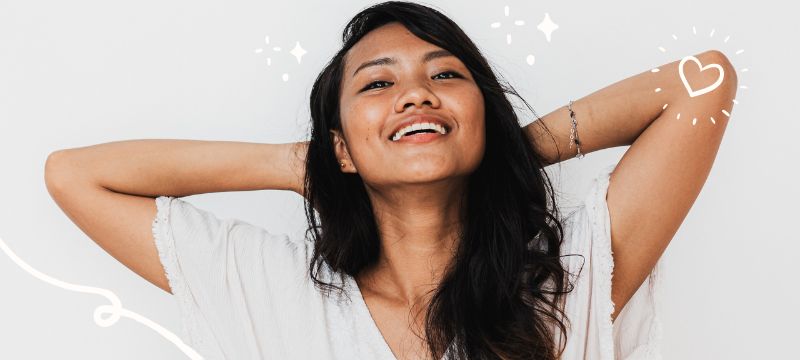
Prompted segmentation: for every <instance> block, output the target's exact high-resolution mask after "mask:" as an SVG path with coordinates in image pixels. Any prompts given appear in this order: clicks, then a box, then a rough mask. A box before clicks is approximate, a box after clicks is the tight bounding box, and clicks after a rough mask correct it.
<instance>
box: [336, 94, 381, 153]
mask: <svg viewBox="0 0 800 360" xmlns="http://www.w3.org/2000/svg"><path fill="white" fill-rule="evenodd" d="M385 112H386V110H385V106H384V107H380V106H378V105H377V104H374V103H371V102H369V101H354V102H351V103H349V104H347V105H346V106H343V107H342V109H341V112H340V115H341V118H342V124H343V125H344V124H346V129H347V135H348V136H349V140H350V141H349V143H350V144H351V147H352V145H355V143H363V142H372V141H373V140H376V137H378V136H380V125H381V124H382V122H383V119H384V117H385V116H386V114H385Z"/></svg>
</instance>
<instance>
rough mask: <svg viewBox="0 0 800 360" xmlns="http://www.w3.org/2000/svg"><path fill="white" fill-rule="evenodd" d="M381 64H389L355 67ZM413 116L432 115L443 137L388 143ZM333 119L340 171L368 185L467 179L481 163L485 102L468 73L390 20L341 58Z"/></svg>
mask: <svg viewBox="0 0 800 360" xmlns="http://www.w3.org/2000/svg"><path fill="white" fill-rule="evenodd" d="M437 51H438V52H437ZM430 54H433V55H434V56H431V55H430ZM426 55H428V57H427V59H426ZM380 58H390V59H394V60H392V61H382V62H379V64H377V65H371V66H365V67H362V64H364V63H366V62H370V61H373V60H376V59H380ZM354 73H355V75H354ZM418 114H426V115H434V116H438V117H439V118H440V119H442V120H443V121H444V123H445V124H446V125H445V126H446V127H447V128H448V133H447V134H446V135H443V136H437V137H435V139H434V140H433V141H429V142H424V143H420V142H412V141H392V140H391V138H392V136H393V135H394V130H395V129H396V128H397V127H398V126H400V125H401V123H402V122H404V121H407V120H409V119H413V115H418ZM340 116H341V119H342V122H341V123H342V130H343V132H344V136H343V137H342V136H341V135H342V134H340V133H339V132H338V131H336V130H333V131H332V134H333V136H334V141H335V149H336V156H337V158H338V159H339V162H342V161H344V162H345V164H346V167H345V168H342V171H345V172H358V173H359V174H360V176H361V177H362V179H363V180H364V181H365V182H366V183H368V184H370V185H371V186H373V187H374V186H379V185H400V184H411V183H422V182H430V181H434V180H441V179H446V178H451V177H462V176H463V177H466V176H467V175H469V174H470V173H472V172H473V171H474V170H475V169H476V168H477V167H478V165H479V164H480V162H481V160H482V158H483V152H484V144H485V137H484V133H485V131H484V100H483V95H482V94H481V92H480V89H479V88H478V86H477V84H476V83H475V80H474V79H473V78H472V74H471V73H470V72H469V70H468V69H467V67H466V66H465V65H464V63H462V62H461V60H459V59H458V58H457V57H455V56H453V55H450V54H449V53H448V52H446V51H443V49H442V48H440V47H438V46H435V45H433V44H431V43H428V42H425V41H424V40H422V39H420V38H418V37H416V36H415V35H414V34H412V33H411V32H410V31H408V30H407V29H406V28H405V27H404V26H403V25H401V24H400V23H397V22H394V23H389V24H387V25H384V26H382V27H380V28H377V29H375V30H373V31H371V32H370V33H368V34H367V35H366V36H364V37H363V38H362V39H361V40H360V41H359V42H358V43H356V45H355V46H353V47H352V48H351V49H350V50H349V51H348V53H347V54H346V56H345V67H344V73H343V75H342V84H341V98H340ZM406 140H407V139H406Z"/></svg>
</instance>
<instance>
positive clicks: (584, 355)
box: [562, 164, 662, 360]
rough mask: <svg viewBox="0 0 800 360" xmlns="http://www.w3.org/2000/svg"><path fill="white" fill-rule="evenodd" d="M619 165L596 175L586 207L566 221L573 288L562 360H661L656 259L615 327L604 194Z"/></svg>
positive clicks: (567, 259) (566, 249) (564, 246)
mask: <svg viewBox="0 0 800 360" xmlns="http://www.w3.org/2000/svg"><path fill="white" fill-rule="evenodd" d="M615 168H616V164H613V165H610V166H607V167H605V168H603V169H602V170H601V171H600V173H599V174H598V175H597V176H596V177H595V179H594V181H593V184H592V187H591V190H590V191H589V194H588V195H587V196H586V198H585V200H584V202H583V204H582V205H580V206H579V207H578V209H577V210H574V211H573V212H571V213H570V214H569V215H568V216H567V217H566V219H565V221H564V225H565V226H564V227H565V228H566V231H565V238H564V240H565V241H564V243H563V244H562V255H567V256H564V257H563V258H562V259H563V263H564V264H565V265H566V268H567V270H568V271H569V272H570V274H571V281H572V283H573V284H574V288H573V289H572V291H571V292H569V293H568V294H567V296H566V304H565V313H566V316H567V317H568V318H569V321H570V327H569V329H570V330H569V331H568V338H567V347H566V348H565V353H564V354H563V355H564V356H563V359H600V360H613V359H622V360H641V359H661V358H662V355H661V349H660V342H661V324H660V321H659V318H658V316H657V315H658V314H657V309H658V304H657V302H656V301H657V300H658V299H659V295H658V290H659V288H660V281H659V280H658V275H657V270H658V268H659V267H660V266H659V265H660V264H661V260H659V261H658V263H657V264H656V266H655V268H654V269H653V271H652V272H651V274H650V276H649V277H648V278H646V279H645V281H644V283H643V284H642V285H641V287H639V289H638V290H637V291H636V292H635V293H634V295H633V297H632V298H631V299H630V300H629V301H628V303H626V305H625V306H624V308H623V309H622V310H621V311H620V313H619V314H618V315H617V318H616V319H615V320H614V322H613V323H612V321H611V313H612V312H613V310H614V307H615V305H614V303H613V301H612V300H611V278H612V276H613V270H614V258H613V253H612V251H611V222H610V216H609V212H608V204H607V202H606V194H607V191H608V185H609V182H610V176H611V173H612V172H613V171H614V169H615Z"/></svg>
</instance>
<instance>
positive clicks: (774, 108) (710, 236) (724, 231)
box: [0, 0, 800, 359]
mask: <svg viewBox="0 0 800 360" xmlns="http://www.w3.org/2000/svg"><path fill="white" fill-rule="evenodd" d="M368 4H370V3H369V2H363V1H350V2H343V1H336V2H333V1H314V2H311V1H290V2H280V3H279V2H269V1H247V2H244V1H242V2H230V1H226V2H223V1H216V2H211V1H191V2H190V1H169V2H166V1H149V0H144V1H136V2H109V1H19V0H14V1H12V0H2V1H0V166H1V167H0V185H2V186H0V238H2V239H3V240H4V241H5V242H6V244H7V245H8V246H9V247H10V248H11V249H12V250H13V251H14V252H15V253H16V254H17V255H19V256H20V257H21V258H22V259H23V260H24V261H26V262H28V264H30V265H31V266H33V267H34V268H36V269H38V270H40V271H42V272H44V273H46V274H48V275H51V276H54V277H56V278H59V279H61V280H64V281H68V282H71V283H77V284H83V285H90V286H96V287H102V288H106V289H109V290H111V291H113V292H114V293H116V294H117V295H118V296H119V297H120V298H121V299H122V301H123V306H125V307H126V308H128V309H131V310H133V311H136V312H138V313H140V314H142V315H144V316H146V317H148V318H150V319H152V320H154V321H156V322H158V323H159V324H161V325H163V326H165V327H167V328H168V329H170V330H172V331H175V332H178V331H179V330H180V325H179V322H178V316H177V310H178V308H177V304H176V303H174V301H173V298H172V297H171V296H170V295H169V294H167V293H165V292H163V291H162V290H160V289H158V288H156V287H155V286H153V285H151V284H150V283H148V282H146V281H145V280H143V279H141V278H139V277H138V276H137V275H136V274H135V273H133V272H132V271H130V270H128V269H127V268H126V267H125V266H123V265H122V264H120V263H118V262H117V261H116V260H115V259H114V258H112V257H111V256H109V255H108V254H106V253H105V252H104V251H103V250H102V249H101V248H100V247H98V246H97V245H96V244H95V243H94V242H93V241H92V240H91V239H89V238H88V237H87V236H86V235H85V234H83V233H82V232H81V231H80V229H78V228H77V226H75V225H74V224H73V223H72V222H71V221H70V220H69V219H68V218H67V217H66V215H65V214H64V213H63V212H62V211H61V210H60V209H59V208H58V207H57V205H56V204H55V202H54V201H53V200H52V199H51V198H50V196H49V195H48V193H47V191H46V189H45V185H44V180H43V171H44V162H45V159H46V158H47V155H48V154H49V153H51V152H52V151H55V150H58V149H63V148H70V147H79V146H86V145H91V144H97V143H103V142H110V141H117V140H126V139H143V138H172V139H200V140H231V141H251V142H268V143H283V142H290V141H299V140H305V139H306V138H307V134H306V131H307V127H306V126H307V125H308V110H307V108H308V95H309V93H310V89H311V84H312V83H313V80H314V78H315V76H316V75H317V74H318V72H319V71H320V70H321V69H322V66H323V65H324V63H325V62H327V61H328V60H329V58H330V57H331V56H332V55H333V53H334V52H335V51H336V49H337V48H338V46H339V44H340V36H341V30H342V27H343V26H344V24H345V23H346V22H347V21H348V20H349V19H350V18H351V17H352V16H353V15H354V14H355V13H357V12H358V11H359V10H360V9H361V8H362V7H364V6H366V5H368ZM431 4H433V5H436V6H437V7H439V8H440V9H441V10H443V11H444V12H445V14H447V15H449V16H451V17H452V18H453V19H454V20H455V21H456V22H457V23H458V24H459V25H461V26H462V27H463V28H464V29H465V31H466V32H467V34H468V35H470V36H471V37H472V38H473V40H474V41H475V42H476V43H477V44H478V45H479V46H480V47H481V49H482V50H483V51H484V53H485V54H487V56H488V57H489V58H490V60H491V61H492V63H493V64H495V65H496V67H497V69H498V71H500V72H501V74H502V75H503V76H504V77H505V78H507V79H509V80H510V82H511V84H512V85H514V86H515V87H516V88H517V89H518V90H519V91H520V92H521V93H522V95H523V96H524V97H525V98H526V99H527V100H528V101H529V102H530V103H531V105H532V106H533V107H534V109H535V110H536V111H537V112H538V113H539V114H540V115H544V114H546V113H548V112H550V111H552V110H553V109H555V108H557V107H559V106H562V105H564V104H566V103H567V101H568V100H569V99H575V98H579V97H582V96H585V95H587V94H588V93H590V92H593V91H595V90H597V89H599V88H602V87H604V86H606V85H609V84H611V83H613V82H616V81H618V80H621V79H623V78H626V77H628V76H631V75H635V74H637V73H639V72H642V71H646V70H647V69H650V68H652V67H655V66H659V65H661V64H664V63H667V62H671V61H674V60H677V59H680V58H681V57H683V56H685V55H690V54H694V53H698V52H701V51H703V50H708V49H718V50H721V51H723V52H725V53H726V54H727V55H728V57H729V58H730V59H731V61H732V62H733V64H734V66H735V67H736V68H737V69H742V68H748V69H749V71H748V72H741V71H740V72H739V73H738V74H739V84H740V85H746V86H748V87H749V88H748V89H739V94H738V96H737V98H738V100H739V102H740V104H739V105H737V106H735V108H734V111H733V116H732V118H731V121H730V122H729V125H728V128H727V130H726V133H725V137H724V139H723V141H722V145H721V148H720V150H719V154H718V157H717V159H716V162H715V163H714V167H713V169H712V171H711V174H710V176H709V178H708V181H707V183H706V184H705V186H704V188H703V190H702V192H701V194H700V196H699V198H698V199H697V202H696V203H695V205H694V207H693V208H692V210H691V211H690V212H689V214H688V217H687V218H686V220H685V221H684V223H683V225H682V226H681V228H680V230H679V231H678V233H677V234H676V235H675V238H674V239H673V241H672V243H671V245H670V246H669V248H668V249H667V251H666V252H665V254H664V256H663V261H664V264H665V267H664V269H663V272H662V277H663V280H664V282H663V293H664V295H665V297H664V298H663V301H662V309H661V310H662V315H661V316H662V320H663V323H664V345H665V346H664V350H665V357H666V358H667V359H757V358H758V359H767V358H786V357H791V356H794V354H796V350H795V349H794V346H796V344H797V335H798V331H797V323H798V321H800V311H799V310H798V308H797V304H800V291H799V290H798V285H797V284H798V283H800V281H798V275H800V272H799V271H798V270H797V266H796V261H795V260H796V258H797V254H798V253H800V245H798V243H799V242H800V235H798V234H797V226H798V223H800V211H799V210H798V207H797V202H798V200H800V191H799V190H798V183H800V176H798V172H799V171H798V163H800V160H798V155H800V150H798V141H797V138H798V135H800V126H799V125H798V122H797V121H796V119H797V115H796V113H795V111H796V110H797V106H796V105H797V103H798V98H797V95H798V93H797V91H796V86H797V83H798V80H799V79H798V71H797V69H796V65H797V63H798V51H797V46H796V44H797V36H798V35H799V34H800V32H799V31H798V28H797V25H794V24H792V23H793V22H795V20H796V19H795V13H796V12H795V11H790V9H789V8H788V5H783V4H788V3H786V2H785V3H782V4H779V3H778V2H777V1H774V2H772V4H770V2H768V1H749V2H724V1H706V2H698V1H670V2H663V1H661V2H647V3H645V2H640V1H633V0H630V1H624V2H622V1H621V2H607V1H604V2H597V1H592V2H590V1H570V2H555V1H549V2H546V1H537V2H530V1H509V2H506V3H489V2H488V1H484V2H473V3H466V2H462V1H436V2H431ZM504 5H509V7H510V16H509V17H505V16H504V14H503V6H504ZM545 12H548V13H550V16H551V18H552V19H553V21H554V22H556V23H557V24H558V25H559V26H560V28H559V29H558V30H556V31H555V32H554V33H553V35H552V42H550V43H548V42H547V41H546V40H545V37H544V35H543V34H542V33H541V32H539V31H538V30H536V24H538V23H539V22H540V21H541V20H542V19H543V17H544V13H545ZM514 20H524V21H525V25H524V26H513V25H512V24H513V21H514ZM495 21H501V22H502V23H503V25H502V26H501V28H499V29H492V28H491V27H490V26H489V24H491V23H492V22H495ZM693 26H695V28H696V29H697V35H693V32H692V27H693ZM509 29H510V31H511V33H512V38H513V41H512V44H510V45H509V44H506V41H505V34H506V33H507V32H508V30H509ZM712 29H715V32H716V34H715V35H714V36H713V37H709V36H708V35H709V34H710V32H711V31H712ZM672 34H675V35H677V36H678V38H679V40H678V41H675V40H673V39H672V36H671V35H672ZM727 35H730V40H729V41H728V42H727V43H724V42H723V39H724V37H725V36H727ZM265 36H269V38H270V44H269V45H266V44H265V43H264V37H265ZM296 41H299V42H300V44H301V45H302V47H303V48H305V49H306V50H307V51H308V53H307V54H306V55H305V56H304V57H303V58H302V62H301V63H300V64H298V62H297V60H296V59H295V57H294V56H291V55H289V54H288V50H290V49H291V48H292V47H293V46H294V44H295V42H296ZM273 46H280V47H281V48H282V52H280V53H277V52H274V51H273V50H272V47H273ZM658 46H664V47H665V48H666V49H667V52H666V53H662V52H660V51H658V49H657V48H658ZM257 48H264V49H265V51H264V52H262V53H256V52H254V50H255V49H257ZM739 49H745V51H744V52H743V53H741V54H738V55H736V54H735V52H736V51H737V50H739ZM528 54H533V55H535V57H536V63H535V64H534V65H533V66H529V65H528V64H527V63H526V62H525V57H526V56H527V55H528ZM267 57H270V58H271V59H272V65H271V66H267V62H266V58H267ZM283 73H288V74H289V81H286V82H284V81H283V80H282V79H281V75H282V74H283ZM530 120H532V118H530V119H528V121H526V122H525V123H524V124H527V122H529V121H530ZM698 125H699V124H698ZM585 141H589V140H585ZM625 150H626V148H625V147H620V148H613V149H607V150H602V151H598V152H595V153H591V154H590V155H589V156H587V157H586V158H584V159H582V160H575V159H573V160H569V161H566V162H564V163H562V165H561V168H560V170H558V169H556V167H552V169H549V170H553V171H554V172H556V173H555V175H556V176H557V178H558V179H560V183H559V184H560V186H561V187H560V189H561V191H562V192H563V193H564V194H565V197H564V201H565V204H567V203H574V201H575V200H576V199H580V198H582V197H583V195H584V194H586V191H588V186H589V185H590V181H591V179H592V177H594V176H595V174H596V173H597V171H598V170H599V169H600V168H602V167H604V166H606V165H607V164H611V163H614V162H616V161H618V160H619V159H620V158H621V156H622V154H623V153H624V151H625ZM665 150H667V149H665ZM121 160H122V159H121ZM187 200H188V201H190V202H192V203H193V204H195V205H196V206H198V207H201V208H204V209H207V210H210V211H213V212H215V213H216V214H217V215H219V216H220V217H236V218H240V219H243V220H246V221H249V222H251V223H253V224H257V225H260V226H263V227H265V228H268V229H270V231H274V232H292V233H295V232H298V231H302V230H303V229H304V227H305V225H306V223H305V218H304V216H303V211H302V202H301V201H302V199H301V198H300V197H299V196H298V195H296V194H294V193H287V192H281V191H256V192H228V193H216V194H204V195H196V196H192V197H189V198H187ZM0 283H2V285H3V291H2V293H0V319H2V320H0V338H1V339H3V340H2V345H0V358H3V359H51V358H82V359H110V358H113V359H143V358H147V359H179V358H185V357H184V356H183V354H182V353H181V352H180V351H179V350H178V349H177V348H176V347H175V346H174V345H173V344H172V343H170V342H168V341H167V340H165V339H164V338H162V337H161V336H159V335H158V334H156V333H155V332H153V331H151V330H150V329H149V328H147V327H145V326H142V325H140V324H138V323H135V322H133V321H130V320H125V319H123V320H122V321H120V322H119V323H117V324H115V325H114V326H112V327H109V328H102V327H99V326H97V325H95V324H94V322H93V320H92V312H93V311H94V308H95V307H96V306H99V305H104V304H107V302H106V300H105V298H102V297H99V296H97V295H91V294H84V293H77V292H69V291H66V290H63V289H60V288H57V287H54V286H52V285H49V284H47V283H44V282H42V281H40V280H38V279H36V278H34V277H33V276H31V275H30V274H28V273H27V272H25V271H23V270H22V269H21V268H20V267H18V266H17V265H15V264H14V263H13V262H12V261H11V259H9V258H8V257H6V256H5V254H4V253H0Z"/></svg>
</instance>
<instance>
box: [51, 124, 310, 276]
mask: <svg viewBox="0 0 800 360" xmlns="http://www.w3.org/2000/svg"><path fill="white" fill-rule="evenodd" d="M306 144H307V143H287V144H258V143H245V142H231V141H199V140H160V139H158V140H129V141H117V142H111V143H105V144H99V145H93V146H87V147H81V148H74V149H66V150H59V151H56V152H54V153H52V154H50V156H49V157H48V158H47V162H46V164H45V183H46V185H47V190H48V191H49V193H50V195H51V197H52V198H53V199H54V200H55V202H56V203H57V204H58V206H59V207H60V208H61V209H62V210H63V211H64V213H65V214H66V215H67V216H68V217H69V218H70V220H72V222H74V223H75V224H76V225H77V226H78V227H79V228H80V229H81V230H82V231H83V232H84V233H86V235H88V236H89V237H90V238H91V239H92V240H93V241H94V242H95V243H97V244H98V245H100V247H101V248H103V250H105V251H106V252H108V253H109V254H110V255H111V256H113V257H114V258H115V259H117V260H118V261H120V262H121V263H123V264H124V265H125V266H127V267H128V268H129V269H131V270H133V271H134V272H136V273H137V274H139V275H140V276H142V277H143V278H145V279H146V280H147V281H149V282H151V283H153V284H154V285H156V286H158V287H160V288H161V289H164V290H165V291H168V292H171V289H170V288H169V285H168V282H167V278H166V276H165V274H164V270H163V268H162V266H161V262H160V260H159V258H158V252H157V250H156V247H155V243H154V239H153V234H152V222H153V220H154V218H155V215H156V205H155V201H154V200H153V199H154V198H155V197H157V196H159V195H168V196H174V197H183V196H188V195H194V194H202V193H210V192H224V191H244V190H266V189H274V190H291V191H295V192H298V193H300V189H301V188H302V187H301V184H302V176H303V173H304V168H303V167H302V166H301V164H303V160H304V159H305V156H304V155H305V145H306Z"/></svg>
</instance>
